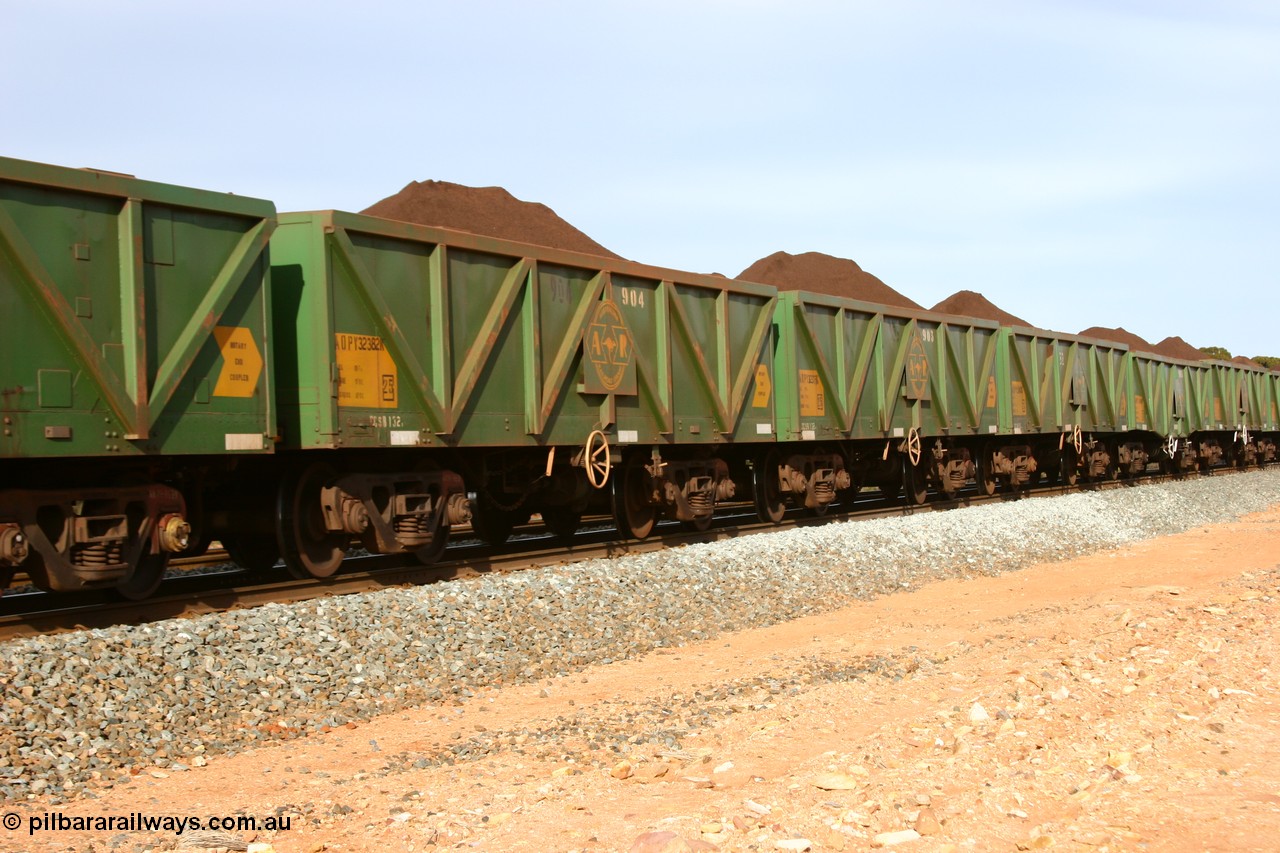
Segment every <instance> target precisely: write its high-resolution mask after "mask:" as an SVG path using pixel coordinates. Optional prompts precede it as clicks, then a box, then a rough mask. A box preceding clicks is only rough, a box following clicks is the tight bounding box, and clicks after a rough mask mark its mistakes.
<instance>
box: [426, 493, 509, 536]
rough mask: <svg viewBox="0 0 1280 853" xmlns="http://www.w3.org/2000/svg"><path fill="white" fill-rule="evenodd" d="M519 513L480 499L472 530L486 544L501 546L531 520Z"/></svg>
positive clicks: (473, 513) (482, 498)
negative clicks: (516, 527)
mask: <svg viewBox="0 0 1280 853" xmlns="http://www.w3.org/2000/svg"><path fill="white" fill-rule="evenodd" d="M518 512H519V510H504V509H502V508H500V507H499V506H498V505H497V504H496V503H494V502H493V501H492V500H490V499H489V498H485V497H481V498H478V499H477V500H476V502H475V506H474V507H473V508H472V510H471V530H472V531H473V532H474V533H475V534H476V536H479V537H480V538H481V539H483V540H484V541H485V542H486V543H488V544H490V545H501V544H502V543H504V542H506V541H507V540H508V539H510V538H511V531H512V530H513V529H515V526H516V525H517V524H523V523H524V522H525V521H528V520H529V516H528V514H525V515H524V516H523V518H521V516H520V515H518V514H517V513H518ZM428 547H430V546H428Z"/></svg>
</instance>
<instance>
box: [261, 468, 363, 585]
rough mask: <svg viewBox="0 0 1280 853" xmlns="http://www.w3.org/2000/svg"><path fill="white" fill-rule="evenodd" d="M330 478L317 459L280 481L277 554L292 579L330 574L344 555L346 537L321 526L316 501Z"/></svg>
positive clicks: (329, 470)
mask: <svg viewBox="0 0 1280 853" xmlns="http://www.w3.org/2000/svg"><path fill="white" fill-rule="evenodd" d="M334 479H335V474H334V472H333V469H332V468H330V467H329V466H328V465H326V464H324V463H323V462H318V463H316V464H314V465H310V466H308V467H306V468H303V469H302V470H301V471H298V472H296V473H294V474H293V475H292V476H289V477H286V478H285V480H284V482H283V483H281V484H280V492H279V495H278V499H277V501H276V504H277V505H276V524H277V537H278V539H279V544H280V556H281V557H282V558H283V559H284V564H285V567H286V568H287V569H288V570H289V574H291V575H293V576H294V577H296V578H299V579H303V580H305V579H307V578H327V577H331V576H332V575H333V573H334V572H336V571H337V570H338V567H339V566H341V565H342V559H343V557H345V556H346V554H347V543H348V542H350V537H349V536H348V535H347V534H345V533H334V532H331V531H330V530H329V529H328V528H327V527H326V526H325V523H324V508H323V507H322V506H321V503H320V492H321V490H322V489H324V488H325V486H327V485H329V484H330V483H332V482H333V481H334Z"/></svg>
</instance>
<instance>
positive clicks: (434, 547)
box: [413, 524, 449, 566]
mask: <svg viewBox="0 0 1280 853" xmlns="http://www.w3.org/2000/svg"><path fill="white" fill-rule="evenodd" d="M448 545H449V525H447V524H441V525H440V526H439V527H437V528H436V530H435V533H434V534H432V536H431V543H430V544H428V545H423V546H422V547H421V548H419V549H418V550H416V551H414V552H413V556H414V559H416V560H417V561H418V562H419V563H421V564H422V565H424V566H433V565H435V564H436V563H437V562H439V561H440V558H441V557H443V556H444V549H445V548H446V547H448Z"/></svg>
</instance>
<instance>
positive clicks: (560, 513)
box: [542, 506, 582, 542]
mask: <svg viewBox="0 0 1280 853" xmlns="http://www.w3.org/2000/svg"><path fill="white" fill-rule="evenodd" d="M580 524H582V510H577V509H574V508H573V507H571V506H544V507H543V508H542V526H543V527H545V528H547V532H548V533H550V534H551V535H552V536H554V537H556V538H557V539H559V540H560V541H561V542H568V541H570V540H571V539H573V535H574V534H575V533H577V532H578V526H579V525H580Z"/></svg>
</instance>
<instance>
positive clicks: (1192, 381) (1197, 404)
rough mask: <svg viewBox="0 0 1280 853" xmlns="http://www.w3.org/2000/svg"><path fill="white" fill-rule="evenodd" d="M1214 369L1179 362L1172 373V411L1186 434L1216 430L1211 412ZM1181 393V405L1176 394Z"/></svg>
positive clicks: (1198, 363) (1207, 365)
mask: <svg viewBox="0 0 1280 853" xmlns="http://www.w3.org/2000/svg"><path fill="white" fill-rule="evenodd" d="M1213 374H1214V367H1213V365H1212V364H1211V363H1209V362H1206V361H1201V362H1182V363H1180V364H1179V366H1178V370H1177V371H1176V372H1175V374H1174V409H1175V412H1178V413H1180V414H1179V417H1180V418H1181V419H1182V420H1183V421H1184V422H1185V424H1186V427H1185V430H1186V434H1187V435H1190V434H1191V433H1195V432H1202V431H1204V430H1213V429H1217V428H1218V427H1217V420H1216V419H1214V418H1213V417H1212V416H1213V414H1214V411H1213V385H1214V383H1213ZM1179 390H1181V391H1182V400H1181V405H1180V401H1179V399H1178V391H1179Z"/></svg>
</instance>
